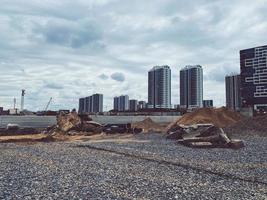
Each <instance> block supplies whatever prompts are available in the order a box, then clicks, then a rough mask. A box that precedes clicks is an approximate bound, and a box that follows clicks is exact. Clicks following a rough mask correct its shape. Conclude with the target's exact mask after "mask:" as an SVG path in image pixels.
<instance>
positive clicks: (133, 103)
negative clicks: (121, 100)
mask: <svg viewBox="0 0 267 200" xmlns="http://www.w3.org/2000/svg"><path fill="white" fill-rule="evenodd" d="M129 110H130V111H137V110H138V101H137V100H135V99H131V100H130V101H129Z"/></svg>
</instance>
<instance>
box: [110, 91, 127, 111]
mask: <svg viewBox="0 0 267 200" xmlns="http://www.w3.org/2000/svg"><path fill="white" fill-rule="evenodd" d="M113 109H114V110H116V111H127V110H129V96H128V95H122V96H119V97H114V102H113Z"/></svg>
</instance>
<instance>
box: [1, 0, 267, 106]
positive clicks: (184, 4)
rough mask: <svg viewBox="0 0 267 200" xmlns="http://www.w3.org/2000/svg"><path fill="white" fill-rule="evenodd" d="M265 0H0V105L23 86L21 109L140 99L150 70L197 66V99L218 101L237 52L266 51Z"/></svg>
mask: <svg viewBox="0 0 267 200" xmlns="http://www.w3.org/2000/svg"><path fill="white" fill-rule="evenodd" d="M266 40H267V0H254V1H251V0H194V1H189V0H75V1H73V0H56V1H55V0H1V6H0V69H1V71H0V77H1V79H0V80H1V82H0V106H4V107H5V108H10V107H11V106H12V104H13V98H14V97H16V98H17V101H18V102H19V101H20V90H21V89H22V88H24V89H26V96H25V107H26V108H27V109H29V110H40V109H44V107H45V105H46V104H47V102H48V101H49V98H50V97H53V101H52V104H51V107H50V109H59V108H67V109H72V108H74V107H75V108H77V107H78V99H79V98H80V97H84V96H89V95H91V94H93V93H96V92H98V93H103V94H104V109H105V110H106V109H110V108H112V101H113V100H112V98H113V97H114V96H116V95H121V94H128V95H129V96H130V98H134V99H138V100H147V71H148V70H149V69H151V68H152V67H153V66H155V65H169V66H170V67H171V69H172V104H179V70H180V69H181V68H183V67H184V66H185V65H189V64H200V65H202V66H203V69H204V99H214V103H215V105H216V106H221V105H224V104H225V86H224V76H225V75H226V74H230V73H232V72H233V73H236V72H239V68H240V66H239V50H240V49H246V48H250V47H255V46H260V45H266V43H267V41H266Z"/></svg>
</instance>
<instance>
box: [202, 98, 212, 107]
mask: <svg viewBox="0 0 267 200" xmlns="http://www.w3.org/2000/svg"><path fill="white" fill-rule="evenodd" d="M203 107H204V108H212V107H213V100H203Z"/></svg>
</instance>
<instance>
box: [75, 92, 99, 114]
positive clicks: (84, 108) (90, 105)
mask: <svg viewBox="0 0 267 200" xmlns="http://www.w3.org/2000/svg"><path fill="white" fill-rule="evenodd" d="M99 112H103V95H102V94H94V95H92V96H89V97H85V98H80V99H79V113H99Z"/></svg>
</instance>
